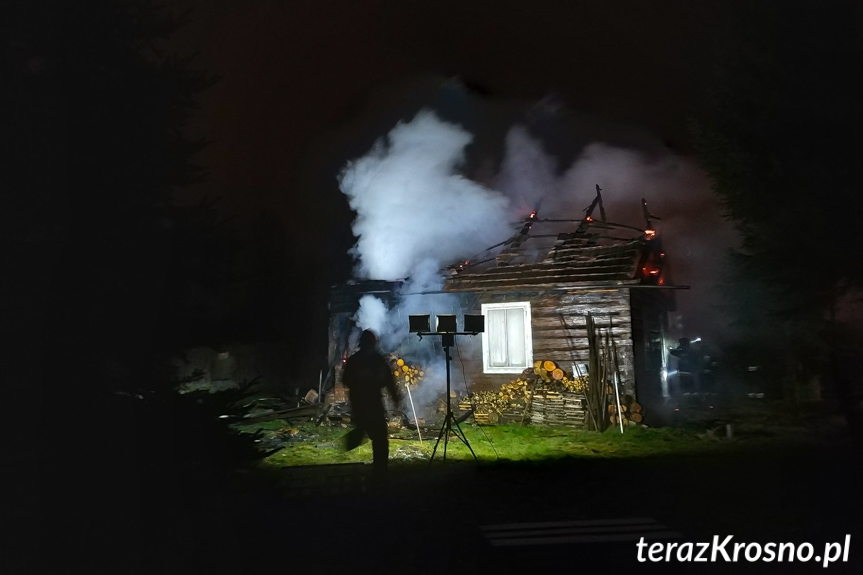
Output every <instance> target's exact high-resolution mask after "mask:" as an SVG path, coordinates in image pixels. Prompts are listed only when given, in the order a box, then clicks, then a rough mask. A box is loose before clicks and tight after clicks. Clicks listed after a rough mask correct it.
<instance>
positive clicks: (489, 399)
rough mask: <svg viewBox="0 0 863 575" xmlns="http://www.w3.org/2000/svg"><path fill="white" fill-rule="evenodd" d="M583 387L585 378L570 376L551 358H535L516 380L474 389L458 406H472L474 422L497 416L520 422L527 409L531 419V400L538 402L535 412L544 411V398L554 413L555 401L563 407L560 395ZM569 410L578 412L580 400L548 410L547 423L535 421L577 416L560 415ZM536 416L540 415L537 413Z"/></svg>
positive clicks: (494, 421) (462, 407)
mask: <svg viewBox="0 0 863 575" xmlns="http://www.w3.org/2000/svg"><path fill="white" fill-rule="evenodd" d="M586 387H587V379H586V378H585V377H580V376H577V375H576V376H573V374H572V373H570V372H567V371H566V370H564V369H563V368H562V367H560V366H559V365H558V364H556V363H555V362H553V361H551V360H544V361H537V362H535V363H534V364H533V367H532V368H528V369H526V370H524V371H523V372H522V374H521V375H520V376H518V377H517V378H516V379H514V380H512V381H511V382H509V383H505V384H503V385H502V386H501V388H500V391H498V392H494V391H478V392H475V393H473V394H471V395H469V396H468V397H465V398H462V400H461V401H460V402H459V408H460V409H462V410H465V411H468V410H470V409H474V410H475V411H474V419H475V420H476V421H477V423H497V422H498V421H500V420H501V419H509V420H513V421H516V420H517V421H524V420H525V416H526V414H527V413H528V410H529V411H530V413H531V419H533V414H534V411H536V410H534V409H532V408H531V403H532V402H534V401H539V403H538V407H539V408H540V409H539V411H538V412H537V413H538V414H544V413H545V411H546V410H545V403H546V401H548V404H549V408H550V412H556V409H555V407H556V402H558V401H559V402H560V404H561V410H563V409H564V407H563V406H564V399H563V395H562V394H572V393H583V392H584V390H585V389H586ZM573 409H575V410H578V411H581V410H582V409H583V408H582V406H581V402H580V400H579V401H569V400H567V402H566V410H565V411H561V413H560V414H557V413H549V414H548V421H547V422H546V421H537V422H538V423H542V422H546V423H554V422H558V421H562V420H564V419H566V420H567V421H572V420H574V419H577V418H574V417H564V413H567V414H569V413H570V412H571V410H573ZM556 416H559V417H556ZM539 419H540V420H543V419H544V418H543V417H542V415H540V416H539Z"/></svg>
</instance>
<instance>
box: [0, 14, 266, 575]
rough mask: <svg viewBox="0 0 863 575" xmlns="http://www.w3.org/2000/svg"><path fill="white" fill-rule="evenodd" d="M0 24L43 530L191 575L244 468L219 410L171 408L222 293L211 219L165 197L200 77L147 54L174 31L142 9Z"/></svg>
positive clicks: (88, 560)
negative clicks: (188, 356)
mask: <svg viewBox="0 0 863 575" xmlns="http://www.w3.org/2000/svg"><path fill="white" fill-rule="evenodd" d="M2 15H3V18H0V22H2V23H0V26H2V27H3V28H2V31H3V41H4V44H3V49H4V53H3V56H4V60H3V62H4V65H5V68H4V72H5V74H4V80H3V82H0V85H2V98H3V100H2V104H3V105H2V109H3V112H4V114H5V116H6V117H5V121H4V124H3V125H4V139H5V144H6V145H5V146H4V159H3V160H4V166H3V167H4V169H3V170H2V177H3V180H2V186H3V191H4V196H5V197H7V198H8V201H9V202H10V204H11V205H10V207H9V208H10V209H9V211H8V212H7V213H8V214H10V215H11V217H9V218H8V224H7V225H6V226H5V231H6V233H7V235H8V237H9V238H10V241H9V244H8V245H9V246H10V247H11V250H10V251H11V253H12V256H13V261H12V262H11V267H9V268H7V272H6V278H5V279H4V283H5V284H6V285H7V286H8V288H9V289H10V291H11V292H12V293H11V294H10V296H11V297H8V298H6V301H5V302H4V303H5V304H6V306H7V307H8V308H9V311H8V313H7V314H5V317H6V321H5V326H4V327H5V328H6V329H8V331H9V333H15V334H16V336H17V337H16V340H18V343H22V344H23V345H20V346H16V348H15V351H14V353H13V354H10V355H12V356H13V357H15V361H13V362H9V364H8V371H7V376H8V378H9V379H8V381H9V382H10V385H9V386H7V393H8V392H9V388H11V387H12V386H14V387H16V388H20V389H22V390H24V393H25V394H26V395H28V397H26V399H25V403H23V405H26V406H27V410H26V411H27V412H28V413H31V414H33V415H32V417H36V418H40V417H42V418H44V417H45V415H43V414H44V413H47V412H51V410H49V409H48V408H49V406H53V407H55V410H53V412H54V413H58V414H59V420H58V421H55V423H57V424H58V425H56V426H52V427H51V429H50V430H49V429H48V426H40V428H44V429H45V431H44V432H43V433H42V434H41V435H40V436H39V444H38V445H37V446H36V449H37V451H38V452H39V454H40V456H41V458H42V461H43V462H45V464H44V465H43V468H42V469H41V472H40V478H41V479H42V492H43V493H44V494H46V495H47V501H46V502H44V503H43V507H44V511H45V515H46V517H47V518H49V519H50V521H49V522H47V523H46V525H45V527H48V526H49V525H56V524H57V523H60V528H59V530H58V531H54V532H49V533H46V534H45V536H44V539H45V540H47V541H57V542H59V541H62V542H63V543H62V545H63V546H64V548H67V549H76V548H77V549H78V551H77V553H76V555H75V557H74V558H75V559H77V560H79V561H70V562H69V563H70V564H71V563H78V565H76V566H83V567H84V570H85V571H88V572H105V571H106V570H110V571H112V572H124V573H134V572H138V571H139V570H140V571H144V572H168V570H169V569H168V567H169V566H168V565H167V563H166V562H170V561H171V560H172V559H173V558H176V559H177V563H176V564H175V565H174V566H172V568H179V569H180V570H181V571H183V570H184V571H185V572H190V571H191V570H192V569H193V567H196V566H194V565H192V564H191V563H190V562H194V561H195V560H196V559H199V558H200V557H201V556H203V555H199V554H198V551H196V549H195V546H196V544H201V543H202V542H203V540H202V535H204V534H206V535H207V538H208V539H210V540H212V541H214V542H218V541H219V537H221V535H220V534H218V533H215V530H216V529H218V528H217V527H215V524H218V522H219V521H223V519H220V518H218V519H214V518H210V519H203V518H202V516H200V514H201V513H204V512H203V511H201V510H202V509H204V508H205V507H202V506H204V505H205V503H204V502H209V503H208V504H206V505H208V506H209V507H210V508H212V509H216V508H217V507H218V505H217V504H215V503H213V501H214V500H213V498H214V497H216V495H217V494H218V493H219V491H220V490H223V489H225V488H226V485H227V484H226V483H224V482H221V481H220V480H219V478H221V477H224V476H225V475H226V474H227V473H228V472H229V471H230V470H231V469H233V468H235V467H238V466H242V465H246V464H249V463H252V462H254V461H255V459H256V458H258V457H260V455H261V454H259V453H257V451H256V450H255V448H254V444H253V443H252V440H250V439H248V438H247V437H243V436H240V435H238V434H236V433H235V432H233V431H232V430H231V429H230V428H229V427H228V426H227V425H226V424H225V422H224V421H221V420H218V419H217V414H218V410H219V409H229V408H230V405H228V404H229V403H230V402H231V401H230V400H233V399H234V398H228V401H226V403H225V404H223V405H221V406H213V405H210V404H206V405H205V404H204V403H198V402H196V401H189V400H188V399H186V398H184V397H181V396H180V395H179V394H177V393H176V392H175V386H176V384H177V380H176V376H175V374H174V373H173V370H172V368H171V364H170V360H171V358H172V357H173V356H174V355H176V354H177V353H178V352H179V351H181V350H182V349H184V348H185V347H187V346H189V345H199V344H201V343H208V342H209V341H211V340H217V339H223V338H224V334H223V333H220V331H219V330H223V329H224V324H225V321H224V319H225V317H227V316H229V315H230V312H229V311H228V309H229V302H230V297H229V294H230V292H231V290H232V289H234V287H233V286H234V285H235V284H236V265H235V260H234V255H235V254H236V247H235V245H236V244H235V240H234V238H233V237H232V235H231V233H230V231H229V229H228V228H227V227H226V226H225V224H224V222H223V218H222V217H221V216H220V215H219V213H218V211H217V210H216V209H215V208H214V207H213V206H209V205H204V206H192V207H188V206H182V205H179V204H178V203H177V202H176V201H175V192H176V191H177V190H178V189H179V188H181V187H184V186H188V185H189V184H191V183H193V182H195V181H196V180H197V179H198V178H200V177H201V176H202V174H203V172H202V170H201V169H200V168H198V167H196V166H195V165H194V163H193V157H194V154H195V153H196V151H198V150H199V149H200V147H201V146H202V145H203V144H202V142H199V141H195V140H193V139H190V138H189V137H188V136H187V134H186V128H187V123H188V121H189V119H190V118H191V116H192V114H194V112H195V109H196V103H195V101H196V100H195V99H196V97H197V96H198V94H199V93H200V92H201V91H202V90H204V89H206V88H207V87H208V86H209V85H210V84H211V83H212V82H213V78H212V77H210V76H209V75H207V74H205V73H202V72H200V71H198V70H196V69H195V68H194V67H193V66H192V65H191V62H190V61H189V60H186V59H182V58H179V57H176V56H173V55H170V54H167V53H166V52H165V51H163V49H162V47H161V46H162V43H163V41H164V40H165V39H166V38H168V37H169V35H170V34H171V33H172V32H174V31H175V30H176V28H177V27H178V25H179V23H178V21H177V20H175V18H174V17H173V16H172V15H171V14H170V13H169V12H167V11H165V10H163V9H159V8H157V7H155V5H154V4H153V3H151V2H149V1H146V0H120V1H117V0H81V1H78V2H58V1H44V0H32V1H31V0H27V1H23V0H21V1H14V2H12V5H11V6H4V8H3V9H2ZM7 280H8V281H7ZM10 304H11V305H10ZM18 347H20V349H18ZM6 404H7V405H9V403H8V402H6ZM54 427H56V428H54ZM49 454H50V455H49ZM30 463H31V462H30V460H18V461H16V462H15V463H14V466H15V467H21V466H25V467H26V466H27V465H30ZM31 513H32V509H31ZM210 520H212V522H213V523H214V525H211V526H210V528H212V529H214V532H213V533H205V532H203V531H202V530H201V524H200V523H198V522H210ZM180 525H186V528H184V529H181V528H180ZM184 537H187V538H188V543H187V544H179V545H178V543H180V542H181V541H182V539H183V538H184ZM183 545H185V546H186V548H187V549H189V551H187V552H183V553H180V551H179V549H180V547H182V546H183ZM215 545H220V544H219V543H215ZM224 547H225V548H226V549H227V546H224ZM49 555H50V554H44V557H48V556H49ZM204 555H206V554H204ZM175 556H176V557H175ZM212 562H213V564H214V566H215V565H216V564H217V563H220V562H221V563H222V565H223V566H224V565H227V564H229V563H228V562H226V559H225V557H224V556H217V555H215V554H213V559H212ZM81 563H83V565H81ZM17 572H23V571H22V570H19V571H17Z"/></svg>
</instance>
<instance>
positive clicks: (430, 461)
mask: <svg viewBox="0 0 863 575" xmlns="http://www.w3.org/2000/svg"><path fill="white" fill-rule="evenodd" d="M445 432H446V421H444V424H443V425H442V426H441V428H440V433H438V434H437V441H436V442H435V444H434V449H432V455H431V458H429V465H431V463H432V461H434V456H435V453H437V446H438V445H440V440H441V438H442V437H443V436H444V433H445ZM444 459H446V442H444Z"/></svg>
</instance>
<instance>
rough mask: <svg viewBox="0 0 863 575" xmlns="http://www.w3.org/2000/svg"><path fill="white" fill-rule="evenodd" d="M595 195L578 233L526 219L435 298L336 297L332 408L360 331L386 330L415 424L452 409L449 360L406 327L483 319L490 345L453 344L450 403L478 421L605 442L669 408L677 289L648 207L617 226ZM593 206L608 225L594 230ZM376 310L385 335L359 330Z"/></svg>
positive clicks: (359, 293)
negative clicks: (589, 433)
mask: <svg viewBox="0 0 863 575" xmlns="http://www.w3.org/2000/svg"><path fill="white" fill-rule="evenodd" d="M599 192H600V190H599V188H598V187H597V195H596V199H595V200H594V202H593V203H592V204H591V206H590V207H589V208H588V209H587V210H586V212H587V215H586V216H585V217H584V218H582V219H580V220H562V219H544V218H540V217H538V215H537V213H536V212H533V213H531V214H530V215H529V216H528V217H527V218H526V219H525V220H524V221H522V222H518V223H517V225H516V226H515V229H514V233H513V234H512V235H511V237H509V239H507V240H506V241H504V242H501V243H500V244H499V245H497V246H493V247H492V248H489V249H488V250H486V251H485V252H484V253H483V254H480V255H479V256H478V257H476V258H474V259H471V260H466V261H463V262H462V263H460V264H459V265H456V266H452V267H450V268H449V269H447V270H446V273H447V276H446V277H445V279H444V281H443V283H442V285H440V286H436V288H437V289H425V290H418V289H416V286H415V285H413V284H412V283H411V282H407V281H405V282H401V281H394V282H389V281H360V282H354V283H350V284H347V285H344V286H340V287H337V288H334V289H333V290H332V294H331V301H330V326H329V327H330V331H329V358H330V364H331V373H330V376H329V380H330V382H331V383H332V388H331V389H332V390H331V392H330V394H329V400H330V401H336V402H338V401H342V400H344V399H345V390H344V389H343V387H342V386H341V366H342V364H343V361H344V360H345V359H346V358H347V357H348V356H349V355H350V354H351V353H353V352H354V350H355V342H356V338H357V336H358V334H359V332H360V331H361V326H371V325H385V327H384V328H378V329H377V330H378V331H383V332H384V337H382V340H381V343H382V346H381V347H382V351H384V352H387V353H391V354H392V355H391V358H392V360H393V370H394V371H393V373H394V375H395V376H396V377H398V378H399V381H400V382H401V383H402V384H403V385H405V386H406V387H407V388H408V389H409V390H411V389H412V390H413V399H414V400H415V402H416V403H417V404H418V405H416V406H415V407H413V409H414V410H415V412H416V414H415V417H429V416H433V414H434V412H435V411H437V410H438V408H439V406H440V401H443V400H445V399H444V398H443V396H444V395H445V392H444V390H445V387H444V385H443V383H442V381H443V380H444V377H445V374H444V373H443V372H442V364H443V350H442V348H441V347H440V342H439V341H435V339H436V338H426V339H424V340H420V339H419V338H417V337H416V336H415V335H413V334H409V333H408V325H407V324H408V315H409V314H414V313H426V314H432V315H436V314H455V315H456V316H457V317H459V319H460V318H461V317H462V316H463V314H479V313H481V314H482V315H483V316H484V318H485V331H484V333H481V334H478V335H476V336H459V337H458V338H457V343H456V346H455V349H454V351H455V353H454V359H453V362H452V382H453V385H452V389H453V392H452V395H455V396H457V397H458V399H457V398H455V397H453V398H450V399H451V401H453V402H454V403H457V404H458V405H459V406H460V407H461V408H462V409H464V410H471V411H472V412H473V415H474V417H475V418H476V419H477V421H491V422H494V421H507V420H509V421H521V422H530V423H533V424H543V423H546V424H563V425H571V426H576V427H580V426H586V427H588V428H596V429H601V428H603V427H604V426H606V425H608V424H609V423H611V424H620V423H622V422H627V421H633V422H640V421H642V418H643V417H647V418H648V421H649V417H650V415H649V413H650V406H651V405H653V404H656V403H657V402H658V401H659V400H661V398H662V397H663V396H664V395H667V388H666V382H665V380H664V373H665V365H664V361H665V357H666V356H665V354H664V352H663V350H664V349H665V345H664V344H665V340H666V334H667V332H668V324H667V321H668V320H667V312H669V311H671V310H673V309H674V305H675V303H674V295H673V294H674V290H673V288H674V286H672V285H671V281H670V278H669V271H668V266H667V264H666V262H667V260H666V256H665V253H664V251H663V249H662V245H661V238H660V237H659V236H658V235H657V234H656V232H655V231H654V230H653V229H651V225H650V217H651V216H650V214H649V213H648V212H647V209H646V204H643V206H644V214H645V219H646V226H645V227H643V228H642V227H635V226H628V225H620V224H614V223H611V222H608V221H606V219H605V212H604V209H602V205H601V196H600V193H599ZM597 206H598V207H600V209H601V213H602V215H601V217H600V218H599V219H598V220H595V219H594V218H593V212H594V210H595V208H596V207H597ZM372 304H373V305H372ZM375 306H377V307H379V308H380V309H381V310H382V312H385V313H386V320H385V324H380V323H378V324H375V322H370V321H368V318H363V317H362V316H363V314H369V313H373V312H370V311H369V309H368V308H369V307H372V308H373V307H375ZM591 389H592V390H593V391H594V392H595V393H594V394H593V396H592V395H591ZM591 401H592V403H593V406H594V407H591ZM642 405H644V406H646V410H645V411H642V407H641V406H642ZM595 418H602V419H603V421H601V422H597V421H595ZM591 419H594V422H593V425H591V424H590V420H591Z"/></svg>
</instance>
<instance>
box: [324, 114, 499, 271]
mask: <svg viewBox="0 0 863 575" xmlns="http://www.w3.org/2000/svg"><path fill="white" fill-rule="evenodd" d="M472 139H473V137H472V136H471V135H470V134H469V133H468V132H466V131H465V130H463V129H462V128H461V127H459V126H457V125H455V124H451V123H448V122H444V121H442V120H440V119H439V118H438V117H437V116H436V115H435V114H434V113H432V112H430V111H427V110H424V111H422V112H420V113H418V114H417V115H416V117H414V119H413V120H411V121H410V122H400V123H399V124H398V125H396V127H395V128H393V129H392V131H390V133H389V134H388V135H387V137H386V138H384V139H382V140H379V141H378V142H377V143H376V144H375V146H374V148H372V150H371V151H370V152H369V153H368V154H366V155H365V156H364V157H362V158H360V159H358V160H354V161H352V162H349V163H348V165H347V167H346V168H345V169H344V170H343V172H342V173H341V175H340V177H339V185H340V188H341V190H342V192H343V193H344V194H345V195H346V196H347V197H348V201H349V204H350V206H351V208H352V209H353V210H354V211H355V212H356V214H357V215H356V219H355V220H354V224H353V230H354V235H356V236H357V238H358V240H357V243H356V245H355V246H354V250H353V254H354V256H355V257H356V258H357V269H356V275H357V276H358V277H361V278H367V279H379V280H387V281H394V280H398V279H403V278H406V277H411V276H413V275H415V273H416V272H417V271H418V266H423V269H426V268H427V266H428V265H429V264H428V262H429V261H430V262H433V265H436V266H438V267H441V266H443V265H446V264H449V263H454V262H456V261H458V260H459V259H461V258H465V257H469V256H470V255H471V254H473V253H475V252H479V251H482V250H483V249H485V248H486V247H488V246H490V245H493V244H495V243H497V242H500V241H501V240H503V239H505V238H506V237H507V236H508V235H509V234H510V233H511V229H510V226H509V224H508V213H507V207H508V204H509V201H508V200H507V198H506V197H505V196H504V195H502V194H500V193H499V192H496V191H494V190H490V189H488V188H486V187H484V186H481V185H479V184H477V183H475V182H473V181H471V180H468V179H467V178H465V177H464V176H462V175H461V174H459V173H458V169H459V168H460V167H462V163H463V162H464V156H465V148H466V147H467V146H468V144H470V142H471V140H472Z"/></svg>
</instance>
